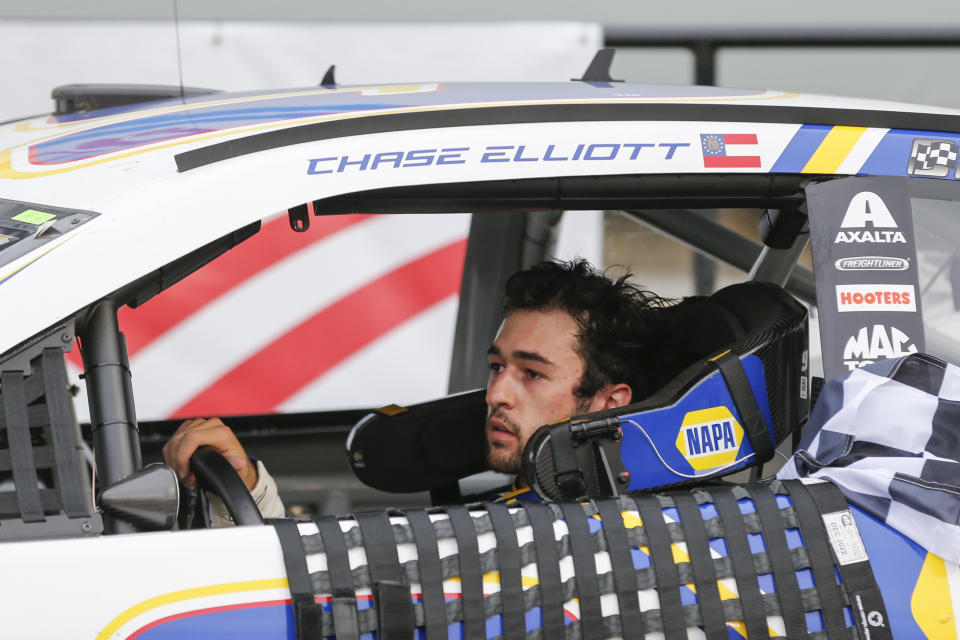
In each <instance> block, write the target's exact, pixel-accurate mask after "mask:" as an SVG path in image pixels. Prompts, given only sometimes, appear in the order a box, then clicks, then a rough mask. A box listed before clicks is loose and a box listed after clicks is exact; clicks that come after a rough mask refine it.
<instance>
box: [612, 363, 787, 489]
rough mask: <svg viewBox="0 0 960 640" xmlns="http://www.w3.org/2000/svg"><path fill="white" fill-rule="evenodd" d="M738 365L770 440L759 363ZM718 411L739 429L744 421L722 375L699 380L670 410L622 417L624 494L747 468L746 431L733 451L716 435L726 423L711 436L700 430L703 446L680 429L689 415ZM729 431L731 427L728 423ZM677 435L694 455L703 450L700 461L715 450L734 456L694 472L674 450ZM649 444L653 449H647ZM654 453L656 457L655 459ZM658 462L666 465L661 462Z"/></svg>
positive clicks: (691, 433)
mask: <svg viewBox="0 0 960 640" xmlns="http://www.w3.org/2000/svg"><path fill="white" fill-rule="evenodd" d="M742 362H743V368H744V371H745V373H746V376H747V380H748V381H749V383H750V387H751V390H752V391H753V395H754V397H755V398H756V399H757V404H758V405H759V407H760V413H761V414H762V415H763V418H764V421H765V422H766V426H767V431H768V433H769V434H770V438H771V439H773V419H772V418H771V416H770V401H769V399H768V397H767V383H766V378H765V376H764V373H763V363H762V362H761V361H760V358H758V357H757V356H753V355H751V356H746V357H744V358H742ZM721 407H722V408H726V409H727V410H728V411H729V412H730V415H732V416H733V417H734V419H735V420H736V421H737V422H739V423H740V425H741V428H742V426H743V419H742V418H741V417H740V414H739V413H738V412H737V408H736V405H735V404H734V402H733V397H732V396H731V395H730V391H729V390H728V389H727V385H726V382H725V381H724V380H723V375H722V374H721V373H720V371H719V370H717V371H715V372H713V373H711V374H710V375H708V376H707V377H705V378H703V379H702V380H700V382H698V383H697V384H696V385H695V386H694V387H693V388H692V389H690V390H689V391H688V392H687V393H686V394H685V395H684V396H683V397H682V398H680V399H679V400H678V401H677V402H676V403H674V404H673V405H671V406H668V407H662V408H658V409H653V410H650V411H643V412H639V413H634V414H628V415H626V416H623V417H621V418H620V426H621V428H622V429H623V441H622V443H621V446H620V457H621V459H622V461H623V465H624V467H626V469H627V470H628V471H629V472H630V474H631V475H630V485H629V487H628V489H630V490H631V491H634V490H639V489H650V488H654V487H661V486H665V485H669V484H673V483H676V482H678V481H685V480H689V479H690V477H691V476H696V477H698V478H706V477H710V476H711V475H713V476H716V475H726V474H729V473H733V472H734V471H736V470H739V469H743V468H745V467H747V466H750V465H751V464H752V461H753V458H752V457H748V456H751V454H753V452H754V448H753V445H752V444H751V443H750V440H749V438H748V437H747V434H746V432H744V434H743V437H742V438H741V440H740V442H739V443H738V444H737V448H736V450H735V452H734V450H733V449H731V448H729V447H728V445H727V442H728V440H727V438H725V437H724V438H719V435H720V434H721V433H723V432H721V431H720V428H721V427H720V425H721V424H727V423H729V421H728V420H722V419H718V421H717V424H715V425H713V426H714V427H715V429H714V430H712V431H711V430H708V428H707V427H708V426H709V425H705V426H704V430H703V432H702V433H703V434H704V436H703V442H708V441H709V444H707V445H701V444H700V440H699V437H698V433H697V430H690V431H689V432H688V431H686V430H684V429H683V428H682V426H681V425H682V424H683V422H684V418H685V417H686V416H687V414H688V413H690V412H693V411H700V410H703V409H713V408H721ZM727 426H729V425H728V424H727ZM681 433H685V434H686V436H685V437H687V441H689V442H691V443H692V444H688V445H687V446H689V447H692V448H693V450H694V451H697V447H701V446H702V451H697V453H696V455H697V456H700V457H701V458H702V456H704V455H710V451H711V450H715V449H714V447H719V451H722V452H724V453H728V452H729V453H732V454H733V455H731V456H729V458H730V460H729V461H728V462H724V463H723V464H721V465H719V466H717V467H713V468H711V469H700V470H695V469H694V468H693V466H691V464H690V462H688V460H687V458H686V457H685V456H684V454H683V453H682V452H681V450H680V449H678V448H677V438H678V436H679V435H680V434H681ZM644 434H646V435H644ZM711 434H712V435H713V436H714V437H713V438H711V437H710V436H711ZM648 436H649V439H648ZM651 440H652V442H653V445H655V447H654V446H651ZM693 441H697V442H693ZM725 447H726V448H725ZM658 453H659V455H657V454H658ZM661 458H662V459H663V460H664V461H665V462H666V464H664V462H661ZM728 465H729V466H728ZM671 469H672V470H671Z"/></svg>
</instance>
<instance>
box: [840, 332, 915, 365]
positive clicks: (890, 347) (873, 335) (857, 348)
mask: <svg viewBox="0 0 960 640" xmlns="http://www.w3.org/2000/svg"><path fill="white" fill-rule="evenodd" d="M916 352H917V345H915V344H913V340H911V339H910V336H908V335H907V334H906V333H904V332H903V331H901V330H900V329H897V328H896V327H886V326H884V325H882V324H875V325H873V326H872V327H862V328H861V329H860V331H858V332H857V335H855V336H850V338H849V339H847V344H846V346H845V347H844V348H843V364H844V365H846V367H847V369H851V370H852V369H857V368H859V367H862V366H864V365H868V364H871V363H873V362H876V361H877V360H885V359H887V358H899V357H900V356H905V355H907V354H910V353H916Z"/></svg>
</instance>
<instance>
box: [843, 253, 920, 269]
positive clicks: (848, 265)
mask: <svg viewBox="0 0 960 640" xmlns="http://www.w3.org/2000/svg"><path fill="white" fill-rule="evenodd" d="M834 266H836V267H837V270H839V271H906V270H907V269H908V268H909V267H910V261H909V260H907V259H906V258H896V257H890V256H854V257H851V258H839V259H837V261H836V262H834Z"/></svg>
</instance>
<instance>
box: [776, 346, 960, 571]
mask: <svg viewBox="0 0 960 640" xmlns="http://www.w3.org/2000/svg"><path fill="white" fill-rule="evenodd" d="M778 477H779V478H781V479H789V478H800V477H813V478H822V479H825V480H830V481H832V482H833V483H834V484H836V485H837V486H839V487H840V489H841V491H843V493H844V495H846V497H847V500H849V501H850V502H851V503H853V504H855V505H857V506H858V507H860V508H861V509H863V510H864V511H867V512H868V513H870V514H871V515H873V516H875V517H876V518H878V519H880V520H882V521H884V522H886V523H887V524H888V525H890V526H891V527H892V528H894V529H896V530H897V531H899V532H901V533H903V534H904V535H906V536H907V537H909V538H912V539H913V540H915V541H916V542H917V543H919V544H920V545H922V546H923V547H925V548H926V549H927V550H928V551H930V552H932V553H934V554H936V555H939V556H941V557H943V558H945V559H947V560H950V561H952V562H960V525H958V522H960V368H957V367H955V366H954V365H951V364H947V363H946V362H943V361H942V360H938V359H936V358H933V357H932V356H928V355H926V354H911V355H909V356H905V357H903V358H898V359H894V360H884V361H881V362H877V363H874V364H870V365H867V366H866V367H864V368H862V369H855V370H853V371H850V372H848V373H846V374H844V375H842V376H838V377H836V378H834V379H832V380H830V381H828V382H827V383H826V385H824V387H823V391H822V392H821V394H820V397H819V399H818V400H817V405H816V407H814V410H813V413H812V414H811V416H810V422H809V423H808V424H807V427H806V429H805V431H804V436H803V439H802V440H801V442H800V447H799V449H798V450H797V452H796V453H795V454H794V455H793V457H791V458H790V460H789V461H788V462H787V464H786V465H785V466H784V467H783V469H781V470H780V473H779V474H778Z"/></svg>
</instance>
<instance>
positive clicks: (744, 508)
mask: <svg viewBox="0 0 960 640" xmlns="http://www.w3.org/2000/svg"><path fill="white" fill-rule="evenodd" d="M737 506H739V507H740V513H743V514H747V513H753V512H755V511H756V510H757V508H756V507H755V506H754V505H753V500H751V499H750V498H740V499H739V500H737Z"/></svg>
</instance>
